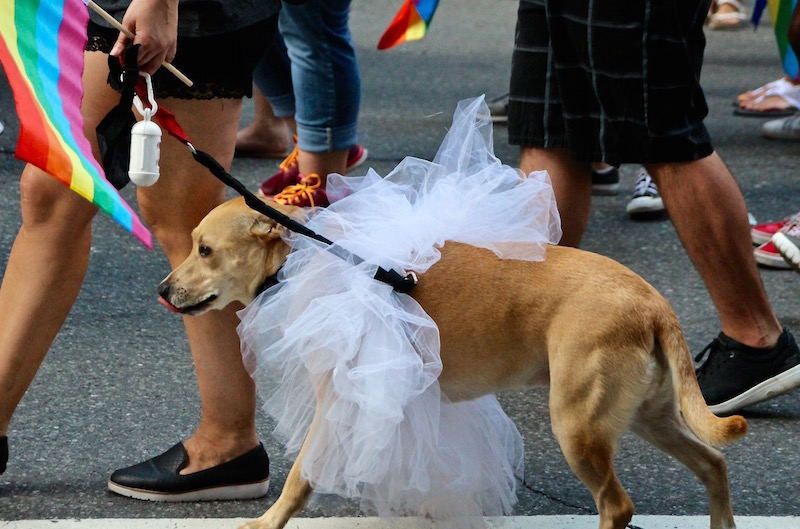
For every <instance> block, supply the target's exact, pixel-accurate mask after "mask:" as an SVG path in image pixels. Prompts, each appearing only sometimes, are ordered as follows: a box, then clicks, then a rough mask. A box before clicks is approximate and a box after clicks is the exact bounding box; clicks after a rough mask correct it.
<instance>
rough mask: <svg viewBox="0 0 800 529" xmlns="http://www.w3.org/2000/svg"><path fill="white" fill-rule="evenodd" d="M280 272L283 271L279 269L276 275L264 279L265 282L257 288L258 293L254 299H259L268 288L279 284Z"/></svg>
mask: <svg viewBox="0 0 800 529" xmlns="http://www.w3.org/2000/svg"><path fill="white" fill-rule="evenodd" d="M280 271H281V270H280V268H279V269H278V270H277V271H276V272H275V273H274V274H272V275H271V276H268V277H267V278H266V279H264V282H263V283H261V284H260V285H259V286H258V288H256V293H255V295H254V296H253V298H257V297H258V296H259V295H260V294H261V293H262V292H264V291H265V290H267V289H268V288H270V287H274V286H275V285H277V284H278V272H280Z"/></svg>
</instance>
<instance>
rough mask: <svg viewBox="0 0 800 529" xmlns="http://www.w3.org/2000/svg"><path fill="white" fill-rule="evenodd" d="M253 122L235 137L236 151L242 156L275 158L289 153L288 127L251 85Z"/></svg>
mask: <svg viewBox="0 0 800 529" xmlns="http://www.w3.org/2000/svg"><path fill="white" fill-rule="evenodd" d="M253 104H254V106H255V110H254V116H253V122H252V123H251V124H250V125H248V126H247V127H245V128H243V129H242V130H240V131H239V132H238V133H237V135H236V151H237V153H239V152H241V154H243V155H249V156H263V157H273V156H274V157H277V158H280V157H282V156H284V155H285V154H286V153H287V152H288V151H289V146H290V142H289V130H288V129H289V127H288V126H287V123H286V122H285V121H284V120H283V119H281V118H279V117H276V116H275V114H274V113H273V111H272V105H270V104H269V101H268V100H267V98H266V97H265V96H264V94H263V93H261V91H260V90H259V89H258V87H256V86H255V85H253Z"/></svg>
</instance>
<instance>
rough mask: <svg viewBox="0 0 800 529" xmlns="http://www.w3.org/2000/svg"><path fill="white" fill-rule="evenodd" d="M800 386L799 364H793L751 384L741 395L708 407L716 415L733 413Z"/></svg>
mask: <svg viewBox="0 0 800 529" xmlns="http://www.w3.org/2000/svg"><path fill="white" fill-rule="evenodd" d="M799 387H800V366H795V367H793V368H791V369H787V370H786V371H784V372H783V373H781V374H780V375H776V376H774V377H772V378H770V379H767V380H765V381H764V382H762V383H760V384H758V385H756V386H753V387H752V388H750V389H748V390H747V391H745V392H744V393H742V394H741V395H737V396H735V397H733V398H732V399H729V400H726V401H725V402H720V403H719V404H714V405H713V406H709V407H708V408H709V409H710V410H711V411H712V412H714V413H715V414H717V415H724V414H728V413H733V412H735V411H737V410H741V409H742V408H746V407H748V406H752V405H753V404H758V403H759V402H764V401H765V400H769V399H774V398H775V397H778V396H780V395H783V394H784V393H788V392H790V391H792V390H793V389H797V388H799Z"/></svg>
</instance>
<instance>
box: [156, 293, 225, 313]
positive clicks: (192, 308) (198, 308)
mask: <svg viewBox="0 0 800 529" xmlns="http://www.w3.org/2000/svg"><path fill="white" fill-rule="evenodd" d="M215 299H217V295H216V294H211V295H210V296H208V297H207V298H206V299H204V300H203V301H201V302H199V303H195V304H194V305H189V306H188V307H176V306H175V305H173V304H172V303H170V301H169V300H168V299H166V298H164V297H162V296H159V298H158V302H159V303H161V304H162V305H164V306H165V307H167V308H168V309H169V310H171V311H172V312H177V313H179V314H188V315H192V314H197V313H198V312H202V311H203V309H204V308H205V307H206V306H207V305H209V304H210V303H211V302H213V301H214V300H215Z"/></svg>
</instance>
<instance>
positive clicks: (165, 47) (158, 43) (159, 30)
mask: <svg viewBox="0 0 800 529" xmlns="http://www.w3.org/2000/svg"><path fill="white" fill-rule="evenodd" d="M122 25H123V26H124V27H125V28H126V29H128V30H129V31H130V32H131V33H132V34H134V38H133V43H134V44H140V45H141V47H140V48H139V55H138V62H139V70H140V71H142V72H146V73H149V74H153V73H155V71H156V70H158V68H159V67H160V66H161V63H163V62H164V61H166V62H171V61H172V59H174V58H175V53H176V51H177V39H178V0H132V2H131V4H130V5H129V6H128V9H127V11H125V16H124V17H123V19H122ZM130 42H131V39H130V38H129V37H128V36H127V35H125V33H124V32H120V34H119V37H118V38H117V42H116V43H115V44H114V47H113V48H112V49H111V55H113V56H115V57H116V56H119V55H120V54H121V53H122V52H123V51H124V50H125V48H126V47H127V45H128V44H129V43H130Z"/></svg>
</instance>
